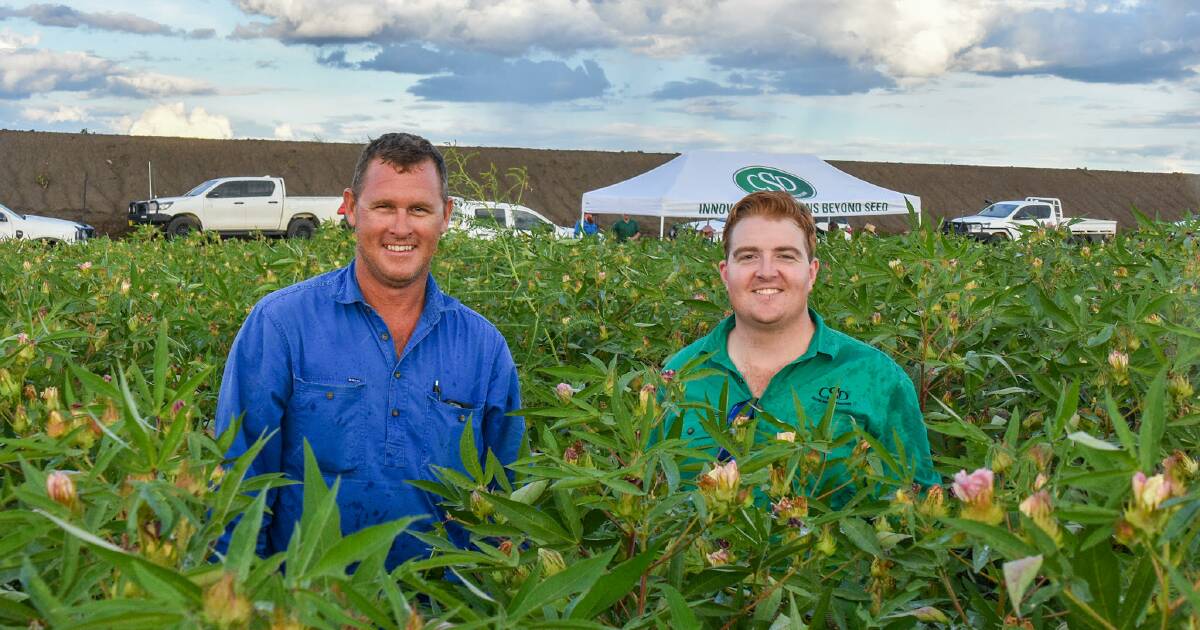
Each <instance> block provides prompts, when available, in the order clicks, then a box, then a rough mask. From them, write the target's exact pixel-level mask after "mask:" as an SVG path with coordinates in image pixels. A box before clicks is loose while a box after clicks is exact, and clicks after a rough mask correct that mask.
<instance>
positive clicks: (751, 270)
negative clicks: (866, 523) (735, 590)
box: [666, 192, 941, 504]
mask: <svg viewBox="0 0 1200 630" xmlns="http://www.w3.org/2000/svg"><path fill="white" fill-rule="evenodd" d="M724 236H725V238H724V247H725V259H724V260H722V261H721V262H720V263H719V265H718V269H719V270H720V273H721V280H722V281H723V282H724V284H725V290H726V292H727V293H728V294H729V302H730V304H731V305H732V307H733V315H732V316H730V317H727V318H725V320H723V321H722V322H721V323H720V324H718V325H717V327H716V328H715V329H714V330H713V331H712V332H710V333H709V334H708V335H705V336H704V337H702V338H700V339H699V340H698V341H696V342H695V343H692V344H691V345H689V346H687V347H686V348H684V349H683V350H681V351H680V352H679V353H677V354H676V355H675V356H673V357H671V359H670V360H669V361H668V362H667V365H666V369H668V370H678V369H680V368H681V367H683V366H684V365H686V364H688V363H689V362H690V361H692V360H693V359H695V358H697V357H700V356H703V357H707V358H705V359H704V360H703V363H702V365H700V368H711V369H712V370H715V372H716V373H713V374H710V375H709V376H706V377H704V378H700V379H697V380H692V381H688V382H687V383H686V384H685V385H684V395H685V397H686V399H687V400H689V401H694V402H704V403H707V404H708V405H710V406H712V407H714V408H715V407H717V406H718V405H719V404H720V400H721V395H722V391H724V390H726V388H728V389H727V391H728V394H727V397H726V401H727V406H728V407H729V409H718V413H719V415H720V419H722V420H726V422H727V423H728V422H729V419H732V418H735V417H736V416H738V415H745V414H747V413H752V412H753V411H754V410H761V411H765V412H767V413H769V414H770V415H772V416H774V417H775V418H776V419H778V420H781V421H784V422H788V423H792V424H796V425H799V424H800V423H801V422H803V423H804V424H806V425H807V427H808V428H812V427H815V426H816V425H817V424H818V423H819V422H820V421H821V418H822V417H823V416H824V414H825V410H826V408H827V407H828V406H829V404H830V402H831V401H832V402H833V404H834V416H833V420H832V423H831V427H832V432H833V433H834V436H833V437H834V438H835V439H836V438H837V436H838V435H840V434H844V433H845V432H847V431H852V430H853V429H854V427H856V426H857V427H859V428H861V429H863V430H864V431H866V432H867V433H869V434H870V435H872V436H874V437H875V438H877V439H878V440H879V441H880V443H882V445H883V446H884V448H886V449H887V450H888V451H889V452H890V453H891V454H892V455H893V457H895V458H896V459H900V458H899V457H898V456H899V454H900V453H903V454H904V460H906V461H903V465H904V466H905V468H907V469H910V470H911V471H912V472H913V475H912V476H913V481H915V482H916V483H918V484H920V485H921V486H922V487H925V488H928V487H930V486H933V485H936V484H940V483H941V479H940V477H939V476H938V474H937V473H936V472H935V471H934V470H933V462H932V460H931V458H930V454H929V438H928V436H927V435H926V429H925V421H924V417H923V415H922V413H921V409H920V408H919V407H918V405H917V397H916V392H915V391H914V389H913V384H912V380H910V379H909V377H908V375H907V374H905V372H904V370H903V369H901V368H900V366H898V365H896V362H895V361H893V360H892V359H891V358H889V357H888V356H887V355H886V354H884V353H883V352H880V351H879V350H877V349H875V348H873V347H871V346H869V345H867V344H865V343H863V342H861V341H858V340H856V339H853V338H851V337H850V336H848V335H846V334H844V333H841V332H838V331H836V330H833V329H832V328H829V327H828V326H826V325H825V322H824V320H822V319H821V316H820V315H818V314H817V313H816V311H814V310H812V309H811V308H809V305H808V296H809V294H810V293H811V292H812V289H813V285H814V283H815V282H816V279H817V271H818V269H819V268H820V263H819V261H818V260H817V258H816V257H815V251H814V249H815V247H816V228H815V226H814V225H813V219H812V215H811V214H809V211H808V209H807V208H806V207H804V206H803V205H802V204H800V203H799V202H797V201H796V200H795V199H794V198H793V197H792V196H791V195H789V194H786V193H782V192H759V193H753V194H750V195H747V196H746V197H744V198H743V199H742V200H741V201H739V202H738V203H737V204H735V205H734V206H733V209H732V210H730V212H729V219H728V221H727V222H726V224H725V234H724ZM797 401H798V402H799V403H800V405H801V407H802V409H796V408H795V403H796V402H797ZM700 417H701V414H700V413H699V412H697V411H695V410H687V411H686V412H685V413H684V414H683V426H682V428H681V435H680V437H682V438H684V439H688V440H690V441H691V442H692V443H693V444H694V445H695V446H698V447H705V446H708V445H710V444H712V438H711V437H709V436H708V434H707V433H706V432H705V431H704V428H703V427H702V425H701V422H700ZM798 428H801V427H798ZM851 446H853V445H852V444H851V445H847V446H845V447H844V448H841V449H838V451H839V452H835V453H833V454H831V458H837V457H840V456H844V455H846V454H848V452H849V450H850V447H851ZM713 448H715V447H713ZM849 475H850V473H849V471H847V470H845V468H844V467H839V466H833V467H831V468H829V469H826V470H825V475H824V477H823V478H822V479H816V480H807V483H806V486H807V487H810V488H813V489H814V491H815V489H816V487H817V486H819V487H820V488H822V489H823V490H822V492H825V494H826V498H829V499H831V500H832V501H833V502H834V503H835V504H837V503H841V500H844V499H845V498H847V497H846V496H845V493H844V492H840V491H838V490H837V489H838V488H841V487H844V486H845V485H846V482H847V481H848V480H849ZM906 477H907V476H906ZM904 480H905V481H908V479H907V478H905V479H904ZM839 499H840V500H839Z"/></svg>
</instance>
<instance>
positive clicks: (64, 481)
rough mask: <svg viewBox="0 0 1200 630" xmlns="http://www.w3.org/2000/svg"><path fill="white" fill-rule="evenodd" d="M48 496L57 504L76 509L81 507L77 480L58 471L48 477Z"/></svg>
mask: <svg viewBox="0 0 1200 630" xmlns="http://www.w3.org/2000/svg"><path fill="white" fill-rule="evenodd" d="M46 495H47V496H49V497H50V499H51V500H53V501H54V502H55V503H58V504H59V505H63V506H66V507H68V508H71V509H72V510H73V509H75V508H76V507H77V506H78V505H79V495H78V493H77V492H76V490H75V480H74V479H71V475H70V474H68V473H65V472H63V471H61V470H56V471H54V472H52V473H50V474H49V475H47V476H46Z"/></svg>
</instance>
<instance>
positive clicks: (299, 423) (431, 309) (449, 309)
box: [216, 263, 525, 569]
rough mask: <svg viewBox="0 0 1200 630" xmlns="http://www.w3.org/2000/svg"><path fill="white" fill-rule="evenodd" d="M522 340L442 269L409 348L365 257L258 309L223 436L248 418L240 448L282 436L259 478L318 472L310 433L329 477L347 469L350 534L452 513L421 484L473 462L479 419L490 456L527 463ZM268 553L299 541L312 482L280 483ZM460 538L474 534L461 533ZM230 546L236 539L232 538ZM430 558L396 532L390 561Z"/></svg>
mask: <svg viewBox="0 0 1200 630" xmlns="http://www.w3.org/2000/svg"><path fill="white" fill-rule="evenodd" d="M519 407H520V390H519V387H518V384H517V371H516V367H515V366H514V364H513V359H512V355H511V354H510V353H509V350H508V344H506V343H505V341H504V338H503V337H502V336H501V335H500V332H499V331H497V330H496V328H495V327H494V326H493V325H492V324H491V323H490V322H488V321H487V320H486V319H484V318H483V316H481V315H479V314H478V313H476V312H474V311H472V310H471V309H469V308H467V307H466V306H463V305H462V304H461V303H460V302H459V301H458V300H455V299H454V298H451V297H450V296H448V295H445V294H444V293H442V292H441V291H440V290H439V289H438V287H437V284H436V283H435V282H434V280H433V277H432V276H430V277H429V279H428V282H427V285H426V289H425V308H424V310H423V311H422V312H421V317H420V319H419V320H418V322H417V326H416V328H415V329H414V331H413V334H412V337H411V338H410V339H409V340H408V344H407V345H406V347H405V348H404V351H403V352H402V353H401V354H400V356H396V350H395V346H394V344H393V342H392V338H391V335H390V333H389V332H388V328H387V326H386V325H385V324H384V321H383V319H382V318H381V317H380V316H379V314H378V313H376V312H375V309H373V308H372V307H371V306H370V305H369V304H367V303H366V301H365V300H364V299H363V294H362V290H361V289H360V288H359V286H358V280H357V279H356V277H355V275H354V263H351V264H350V265H349V266H348V267H345V268H342V269H338V270H336V271H332V272H329V273H326V274H323V275H321V276H317V277H315V278H312V279H310V280H307V281H305V282H301V283H299V284H296V285H293V286H291V287H288V288H286V289H281V290H279V291H276V292H274V293H272V294H270V295H268V296H267V297H265V298H263V299H262V300H261V301H260V302H259V303H258V304H257V305H256V306H255V307H254V309H253V310H252V311H251V312H250V315H249V317H247V318H246V322H245V324H243V326H242V329H241V331H240V332H239V333H238V335H237V338H236V339H235V340H234V342H233V348H232V349H231V350H230V353H229V360H228V363H226V365H225V376H224V379H223V380H222V381H221V393H220V398H219V400H218V402H217V418H216V429H217V432H218V434H219V433H220V432H222V431H224V430H225V429H226V428H228V427H229V426H230V425H231V424H232V422H233V420H234V419H236V418H238V417H239V416H243V414H244V419H243V421H242V425H241V428H240V430H239V431H238V433H237V435H236V437H235V438H234V441H233V446H232V447H231V448H230V450H229V453H228V455H229V456H230V457H231V458H232V457H236V456H238V455H240V454H242V453H244V452H245V451H246V449H247V448H248V447H249V446H250V445H251V444H253V443H254V442H255V440H257V439H258V438H259V436H260V435H263V434H265V433H270V432H272V431H278V433H276V435H275V436H274V437H273V438H271V440H270V441H269V442H268V443H267V445H266V448H264V449H263V451H262V452H261V453H260V454H259V456H258V457H257V458H256V459H255V460H254V463H253V465H252V466H251V468H250V471H249V473H248V475H249V476H252V475H258V474H264V473H270V472H283V473H285V474H286V475H287V476H288V478H291V479H295V480H302V479H303V477H304V440H305V439H307V440H308V443H309V444H310V445H311V446H312V449H313V452H314V454H315V455H316V460H317V463H318V465H319V466H320V468H321V472H322V473H323V474H324V476H325V478H326V482H327V483H331V482H332V480H333V479H334V478H335V477H339V476H340V477H341V479H342V483H341V490H340V491H339V493H338V497H337V503H338V507H339V509H340V511H341V525H342V533H343V534H350V533H352V532H354V531H357V530H359V529H362V528H364V527H368V526H370V525H375V524H378V523H383V522H387V521H390V520H394V519H397V518H402V517H405V516H414V515H417V516H427V517H428V518H426V519H423V520H422V521H419V522H418V523H416V524H414V525H413V526H411V528H410V529H416V530H427V529H429V528H430V527H431V525H432V523H433V522H434V521H435V520H440V519H442V518H443V517H444V514H443V511H442V510H441V509H440V508H439V507H438V505H437V501H438V500H439V499H438V497H436V496H435V495H431V494H429V493H427V492H424V491H422V490H419V489H417V488H415V487H413V486H412V485H410V484H409V483H408V480H415V479H433V478H434V473H433V470H432V467H433V466H441V467H445V468H454V469H457V470H460V471H461V470H463V469H464V467H463V465H462V461H461V459H460V457H459V447H458V445H459V440H460V438H461V437H462V432H463V429H464V427H466V425H467V420H468V418H470V419H471V425H472V429H473V431H474V438H475V444H476V447H477V448H478V454H479V458H480V463H481V464H482V463H483V462H484V458H485V457H486V453H487V450H488V449H491V450H492V452H493V453H495V455H496V457H497V458H498V459H499V460H500V462H501V463H503V464H509V463H511V462H512V461H513V460H514V459H516V456H517V451H518V450H519V448H520V443H521V438H522V434H523V433H524V430H525V423H524V421H523V420H522V419H521V418H520V417H519V416H509V415H506V414H508V412H510V411H513V410H515V409H518V408H519ZM267 505H268V507H269V508H270V509H271V512H272V513H271V514H268V515H267V516H265V517H264V522H263V529H262V531H261V534H260V535H259V540H258V553H259V554H260V555H264V556H265V555H270V554H272V553H275V552H277V551H283V550H285V549H286V548H287V544H288V540H289V539H290V538H291V535H292V529H293V528H294V527H295V525H296V523H297V522H298V521H299V519H300V513H301V510H302V508H303V489H302V486H300V485H292V486H288V487H285V488H279V489H276V490H272V491H271V494H270V495H269V496H268V504H267ZM448 531H449V532H450V534H451V538H452V539H453V540H454V542H455V543H457V544H459V545H460V546H462V545H464V544H465V543H466V542H467V541H466V539H465V538H466V537H465V534H464V532H463V531H462V530H461V529H459V528H450V529H449V530H448ZM223 542H224V541H223ZM427 553H428V547H427V546H426V545H425V544H424V543H422V542H421V541H419V540H417V539H416V538H414V537H413V536H409V535H407V534H406V535H402V536H400V537H399V538H397V539H396V541H395V543H394V544H393V545H392V548H391V550H390V552H389V553H388V560H387V566H388V568H389V569H391V568H392V567H395V566H396V565H397V564H399V563H401V562H403V561H404V560H407V559H408V558H411V557H414V556H419V555H424V554H427Z"/></svg>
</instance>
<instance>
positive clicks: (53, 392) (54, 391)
mask: <svg viewBox="0 0 1200 630" xmlns="http://www.w3.org/2000/svg"><path fill="white" fill-rule="evenodd" d="M42 400H43V401H44V402H45V403H46V408H47V409H57V408H58V388H57V387H47V388H46V389H43V390H42Z"/></svg>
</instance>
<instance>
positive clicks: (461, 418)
mask: <svg viewBox="0 0 1200 630" xmlns="http://www.w3.org/2000/svg"><path fill="white" fill-rule="evenodd" d="M458 421H459V422H466V421H467V416H465V415H463V414H459V415H458Z"/></svg>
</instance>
